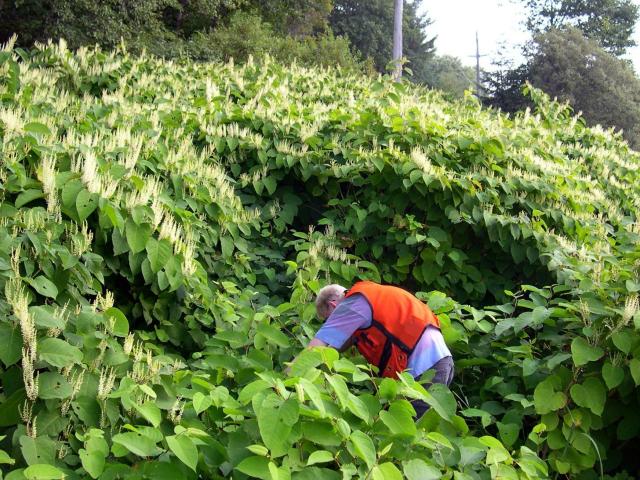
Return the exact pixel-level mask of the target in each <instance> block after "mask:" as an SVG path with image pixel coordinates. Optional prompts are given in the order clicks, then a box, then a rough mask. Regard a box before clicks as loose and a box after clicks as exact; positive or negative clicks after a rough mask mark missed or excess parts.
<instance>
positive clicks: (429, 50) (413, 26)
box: [329, 0, 435, 81]
mask: <svg viewBox="0 0 640 480" xmlns="http://www.w3.org/2000/svg"><path fill="white" fill-rule="evenodd" d="M420 3H421V1H420V0H417V1H410V2H406V3H405V6H404V18H403V32H402V35H403V46H402V51H403V54H404V56H405V57H406V58H407V59H408V60H409V62H410V63H409V65H408V66H409V68H410V69H411V70H413V72H414V74H415V75H416V76H415V77H414V80H416V81H423V78H422V77H421V73H420V72H423V71H424V66H425V64H426V62H427V61H428V60H429V59H430V58H431V57H432V56H433V54H434V50H435V49H434V46H433V44H434V41H435V38H429V37H428V36H427V34H426V33H425V32H426V31H427V30H428V27H429V25H430V24H431V20H430V19H429V18H428V17H426V16H422V17H421V16H419V15H418V7H419V6H420ZM329 24H330V25H331V28H332V29H333V31H334V32H335V33H336V35H344V36H346V37H348V38H349V40H350V41H351V43H352V44H353V46H354V47H355V48H357V49H358V50H359V51H360V52H361V53H362V55H363V56H364V57H370V58H372V59H373V62H374V65H375V67H376V69H377V70H378V71H379V72H385V71H386V66H387V64H388V63H389V62H390V60H391V53H392V52H391V49H392V42H391V39H392V37H393V2H391V1H388V0H336V1H335V2H334V8H333V11H332V12H331V15H329Z"/></svg>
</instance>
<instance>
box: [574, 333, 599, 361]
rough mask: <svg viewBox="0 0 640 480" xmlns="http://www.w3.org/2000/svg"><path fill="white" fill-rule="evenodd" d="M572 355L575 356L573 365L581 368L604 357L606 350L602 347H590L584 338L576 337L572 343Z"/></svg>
mask: <svg viewBox="0 0 640 480" xmlns="http://www.w3.org/2000/svg"><path fill="white" fill-rule="evenodd" d="M571 355H572V356H573V363H575V364H576V366H578V367H579V366H582V365H586V364H587V363H589V362H595V361H596V360H598V359H599V358H600V357H602V356H603V355H604V350H602V349H601V348H600V347H594V346H591V345H589V344H588V343H587V341H586V340H585V339H584V338H582V337H576V338H574V339H573V341H572V342H571Z"/></svg>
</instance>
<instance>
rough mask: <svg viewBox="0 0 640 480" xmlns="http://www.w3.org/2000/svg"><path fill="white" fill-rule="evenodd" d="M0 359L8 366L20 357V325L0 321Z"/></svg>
mask: <svg viewBox="0 0 640 480" xmlns="http://www.w3.org/2000/svg"><path fill="white" fill-rule="evenodd" d="M0 338H1V339H2V341H0V360H1V361H2V363H4V366H5V367H10V366H11V365H13V364H15V363H16V362H17V361H18V360H20V358H22V334H21V333H20V327H17V326H15V327H14V326H12V325H11V324H9V323H0Z"/></svg>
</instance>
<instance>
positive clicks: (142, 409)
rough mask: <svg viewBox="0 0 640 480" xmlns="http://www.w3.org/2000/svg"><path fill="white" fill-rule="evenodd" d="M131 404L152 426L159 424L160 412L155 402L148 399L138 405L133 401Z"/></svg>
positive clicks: (160, 420)
mask: <svg viewBox="0 0 640 480" xmlns="http://www.w3.org/2000/svg"><path fill="white" fill-rule="evenodd" d="M133 406H134V407H135V409H136V410H137V411H138V413H139V414H140V415H142V417H143V418H144V419H145V420H146V421H147V422H149V423H150V424H151V425H153V426H154V427H158V426H159V425H160V422H162V414H161V412H160V409H159V408H158V406H157V405H156V404H155V403H153V402H151V401H149V402H145V403H143V404H142V405H138V404H137V403H135V404H134V405H133Z"/></svg>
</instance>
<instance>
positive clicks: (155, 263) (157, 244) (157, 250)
mask: <svg viewBox="0 0 640 480" xmlns="http://www.w3.org/2000/svg"><path fill="white" fill-rule="evenodd" d="M145 248H146V250H147V255H148V258H149V264H150V265H151V270H153V273H158V272H159V271H160V270H162V267H164V266H165V265H166V264H167V262H168V261H169V259H170V258H171V256H172V255H173V248H172V247H171V244H170V243H169V242H168V241H167V240H166V239H164V238H163V239H162V240H156V239H155V238H153V237H152V238H150V239H149V240H147V245H146V247H145Z"/></svg>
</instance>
